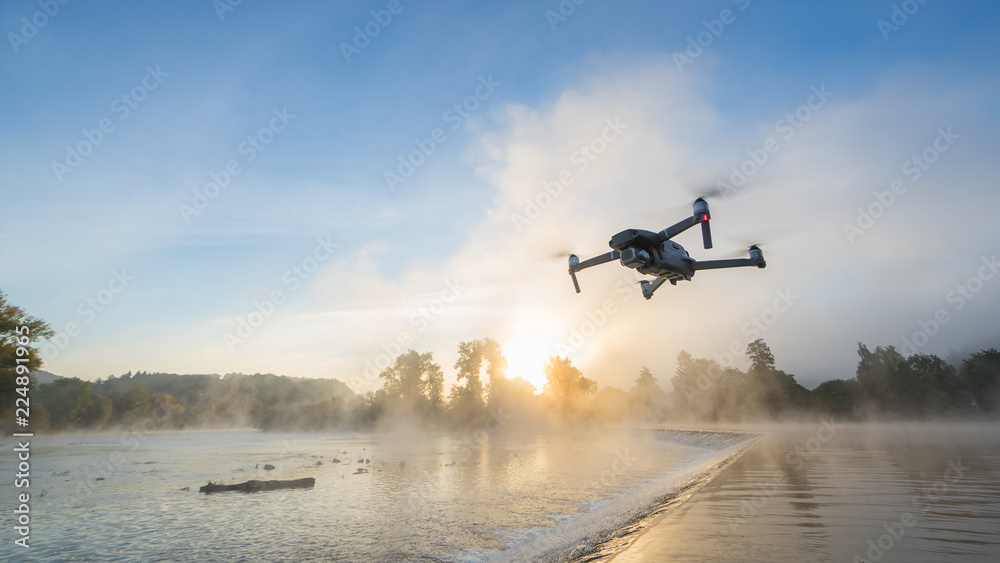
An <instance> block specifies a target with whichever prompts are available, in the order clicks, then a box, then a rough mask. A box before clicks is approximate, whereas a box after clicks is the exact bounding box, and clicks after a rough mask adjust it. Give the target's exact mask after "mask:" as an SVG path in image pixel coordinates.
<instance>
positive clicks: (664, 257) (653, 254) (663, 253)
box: [569, 198, 767, 299]
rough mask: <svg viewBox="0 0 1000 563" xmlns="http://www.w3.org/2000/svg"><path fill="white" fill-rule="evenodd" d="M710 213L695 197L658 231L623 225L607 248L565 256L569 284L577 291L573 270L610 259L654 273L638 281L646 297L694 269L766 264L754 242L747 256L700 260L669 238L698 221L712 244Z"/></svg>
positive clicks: (708, 245) (683, 278)
mask: <svg viewBox="0 0 1000 563" xmlns="http://www.w3.org/2000/svg"><path fill="white" fill-rule="evenodd" d="M710 219H711V214H710V213H709V211H708V202H706V201H705V200H704V199H702V198H698V199H696V200H695V202H694V213H693V214H692V215H691V217H688V218H687V219H684V220H683V221H680V222H678V223H676V224H674V225H671V226H669V227H667V228H666V229H663V230H662V231H660V232H658V233H654V232H653V231H646V230H642V229H626V230H624V231H622V232H620V233H618V234H616V235H614V236H613V237H611V241H610V242H608V245H609V246H610V247H611V248H612V250H611V252H608V253H606V254H602V255H600V256H595V257H594V258H590V259H589V260H584V261H582V262H581V261H580V259H579V258H577V256H576V255H575V254H573V255H570V257H569V275H570V277H572V278H573V286H574V287H575V288H576V292H577V293H580V283H579V282H578V281H577V279H576V273H577V272H579V271H580V270H583V269H585V268H590V267H592V266H597V265H600V264H605V263H607V262H611V261H613V260H618V261H620V262H621V264H622V266H625V267H626V268H632V269H634V270H636V271H637V272H639V273H642V274H646V275H650V276H654V277H655V278H656V279H655V280H653V281H646V280H644V281H642V282H640V283H641V284H642V295H643V297H645V298H646V299H649V298H651V297H652V296H653V292H655V291H656V290H657V288H659V287H660V286H661V285H663V284H664V283H666V282H668V281H669V282H670V283H671V285H677V282H678V281H690V280H691V278H692V277H694V274H695V272H696V271H698V270H714V269H719V268H738V267H743V266H756V267H758V268H763V267H765V266H767V263H766V262H764V253H763V252H762V251H761V249H760V248H758V247H757V246H756V245H754V246H751V247H750V249H749V251H748V252H749V258H737V259H732V260H702V261H698V260H695V259H694V258H692V257H691V255H690V254H688V252H687V250H684V247H683V246H681V245H680V244H677V243H676V242H674V241H673V240H671V239H672V238H673V237H675V236H677V235H679V234H681V233H683V232H684V231H686V230H688V229H690V228H691V227H693V226H695V225H699V224H700V225H701V234H702V239H703V242H704V245H705V249H706V250H707V249H709V248H712V231H711V227H710V226H709V220H710Z"/></svg>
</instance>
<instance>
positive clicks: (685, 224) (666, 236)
mask: <svg viewBox="0 0 1000 563" xmlns="http://www.w3.org/2000/svg"><path fill="white" fill-rule="evenodd" d="M698 222H699V221H698V218H696V217H693V216H692V217H688V218H687V219H684V220H683V221H678V222H677V223H674V224H673V225H670V226H669V227H667V228H666V229H663V230H662V231H660V232H659V233H657V237H656V238H658V239H659V240H660V242H663V241H665V240H670V239H672V238H674V237H675V236H677V235H679V234H681V233H683V232H684V231H686V230H688V229H690V228H691V227H693V226H695V225H697V224H698Z"/></svg>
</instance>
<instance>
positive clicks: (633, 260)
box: [621, 248, 649, 269]
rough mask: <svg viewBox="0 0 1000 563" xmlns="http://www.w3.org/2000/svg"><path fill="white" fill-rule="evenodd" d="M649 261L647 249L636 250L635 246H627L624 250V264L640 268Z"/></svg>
mask: <svg viewBox="0 0 1000 563" xmlns="http://www.w3.org/2000/svg"><path fill="white" fill-rule="evenodd" d="M648 261H649V253H648V252H646V251H645V250H636V249H634V248H626V249H625V250H624V251H622V256H621V263H622V266H625V267H627V268H632V269H635V268H639V267H642V266H645V265H646V262H648Z"/></svg>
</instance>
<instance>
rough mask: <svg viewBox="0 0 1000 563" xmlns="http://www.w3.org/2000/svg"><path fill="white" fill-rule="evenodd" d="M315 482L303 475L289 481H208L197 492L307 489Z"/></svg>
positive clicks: (254, 491)
mask: <svg viewBox="0 0 1000 563" xmlns="http://www.w3.org/2000/svg"><path fill="white" fill-rule="evenodd" d="M315 484H316V479H314V478H313V477H303V478H302V479H293V480H291V481H257V480H250V481H246V482H244V483H236V484H235V485H222V484H218V483H213V482H211V481H209V482H208V484H207V485H205V486H204V487H202V488H200V489H198V492H199V493H206V494H207V493H221V492H223V491H239V492H241V493H256V492H258V491H273V490H275V489H308V488H310V487H312V486H314V485H315Z"/></svg>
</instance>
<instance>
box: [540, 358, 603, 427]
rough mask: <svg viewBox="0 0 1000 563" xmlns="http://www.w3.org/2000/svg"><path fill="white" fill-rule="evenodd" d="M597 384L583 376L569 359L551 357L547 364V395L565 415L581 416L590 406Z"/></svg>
mask: <svg viewBox="0 0 1000 563" xmlns="http://www.w3.org/2000/svg"><path fill="white" fill-rule="evenodd" d="M596 391H597V383H595V382H594V380H592V379H587V378H586V377H584V376H583V373H582V372H580V370H578V369H577V368H575V367H574V366H573V364H572V363H571V362H570V361H569V358H563V357H560V356H551V357H549V360H548V362H547V363H546V364H545V393H546V394H548V396H549V398H550V399H551V400H552V401H553V402H554V403H555V406H556V408H557V409H558V410H559V411H560V412H561V413H562V414H564V415H580V414H582V413H583V412H585V411H586V409H587V407H588V406H589V402H590V397H591V396H592V395H593V394H594V393H595V392H596Z"/></svg>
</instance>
